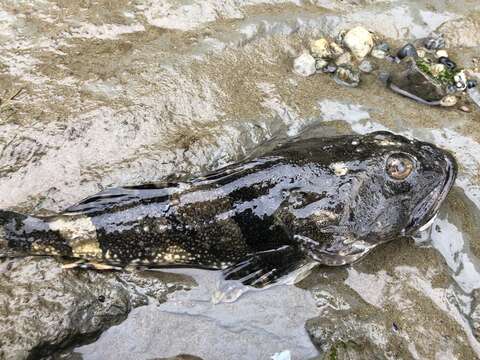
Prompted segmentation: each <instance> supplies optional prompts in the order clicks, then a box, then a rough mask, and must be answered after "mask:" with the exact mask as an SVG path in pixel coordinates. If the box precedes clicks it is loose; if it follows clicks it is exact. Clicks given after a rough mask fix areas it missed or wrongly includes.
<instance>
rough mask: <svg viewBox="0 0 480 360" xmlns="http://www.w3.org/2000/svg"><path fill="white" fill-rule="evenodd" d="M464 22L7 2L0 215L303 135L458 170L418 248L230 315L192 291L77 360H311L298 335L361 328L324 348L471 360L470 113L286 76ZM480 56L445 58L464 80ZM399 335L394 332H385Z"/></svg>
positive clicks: (419, 13) (474, 190)
mask: <svg viewBox="0 0 480 360" xmlns="http://www.w3.org/2000/svg"><path fill="white" fill-rule="evenodd" d="M465 16H471V17H472V18H473V19H479V20H480V5H478V2H477V1H457V2H448V3H447V4H445V2H444V1H428V2H426V1H413V0H412V1H405V0H400V1H388V0H386V1H373V0H364V1H342V2H340V1H330V0H318V1H273V0H270V1H261V0H250V1H245V2H237V1H229V0H227V1H216V0H209V1H173V0H172V1H162V2H159V1H137V2H127V1H114V2H112V1H95V2H93V1H83V2H78V1H68V0H63V1H60V0H58V1H47V0H44V1H21V2H19V1H13V0H12V1H6V0H0V49H1V51H0V89H1V91H2V93H0V96H1V97H2V103H1V104H0V154H1V156H0V174H1V176H0V207H1V208H12V209H16V210H19V211H24V212H30V213H31V212H34V213H49V212H52V211H57V210H59V209H62V208H64V207H66V206H68V205H70V204H72V203H75V202H77V201H78V200H81V199H82V198H84V197H86V196H88V195H91V194H92V193H95V192H97V191H98V190H100V189H103V188H105V187H108V186H120V185H126V184H138V183H142V182H148V181H156V180H158V179H160V178H163V177H165V176H168V175H171V174H174V175H179V176H182V175H185V174H192V173H199V172H201V171H204V170H206V169H212V168H216V167H218V166H221V165H224V164H226V163H228V162H231V161H234V160H236V159H240V158H241V157H243V156H244V155H245V154H248V153H251V152H252V151H260V150H261V149H262V146H261V144H262V143H263V142H265V141H266V140H268V139H271V138H285V137H288V136H295V135H298V134H300V133H302V132H304V133H306V135H305V136H313V135H331V134H337V133H348V132H352V131H353V132H357V133H366V132H369V131H373V130H379V129H388V130H391V131H394V132H398V133H401V134H404V135H407V136H413V137H417V138H420V139H423V140H427V141H431V142H434V143H436V144H438V145H439V146H442V147H445V148H447V149H449V150H451V151H452V152H453V153H454V154H455V156H456V158H457V159H458V161H459V164H460V173H459V176H458V180H457V183H456V187H455V188H454V191H452V193H451V195H450V196H449V198H448V199H447V201H446V203H445V205H444V206H443V207H442V210H441V213H440V214H439V216H438V218H437V220H436V222H435V223H434V225H433V226H432V227H431V228H430V229H429V230H428V231H426V232H425V233H423V234H420V235H419V236H418V238H417V239H416V241H415V243H406V242H402V243H399V244H388V245H386V246H385V247H383V248H382V249H380V250H379V251H375V252H374V253H373V254H371V255H370V256H369V257H368V259H366V261H365V262H362V263H359V264H356V265H354V266H352V267H349V268H342V269H319V270H317V271H316V272H314V274H312V275H311V276H310V277H309V278H307V279H306V280H305V281H304V282H302V283H301V285H300V287H295V286H277V287H273V288H271V289H269V290H266V291H264V292H249V293H247V294H245V295H244V296H242V297H241V298H240V299H239V300H238V301H236V302H234V303H232V304H220V305H212V304H211V303H210V302H209V301H208V297H209V296H208V294H209V291H210V290H209V289H211V286H210V287H209V284H210V285H211V281H212V280H211V276H212V275H209V274H205V273H203V272H201V274H203V275H198V274H194V277H195V276H197V275H198V276H199V277H198V282H199V287H198V289H195V290H192V291H190V292H178V293H175V294H173V295H171V299H170V300H169V301H168V302H167V303H165V304H162V305H159V306H157V305H155V303H152V304H151V305H149V306H147V307H140V308H137V309H135V310H134V311H133V312H132V313H131V314H130V317H129V318H128V319H127V320H126V321H125V322H124V323H122V324H120V325H118V326H116V327H112V328H111V329H109V330H107V331H106V332H105V333H104V334H103V335H102V336H101V337H100V338H99V340H98V341H97V342H96V343H93V344H90V345H85V346H82V347H79V348H77V349H76V350H75V352H76V353H77V354H82V356H83V357H84V358H85V359H100V358H102V359H105V358H113V357H114V356H117V355H116V354H117V353H116V352H117V351H118V352H120V353H121V354H123V355H124V357H122V358H127V356H130V357H131V358H139V357H141V358H145V359H147V358H153V357H166V356H172V355H175V354H176V353H180V352H189V353H192V354H193V355H198V356H201V357H203V358H204V359H217V358H218V359H220V358H231V357H232V354H237V356H236V357H235V358H237V359H240V358H245V359H251V358H255V357H256V358H269V356H272V355H273V354H274V353H276V352H277V353H278V352H281V351H286V350H289V351H290V353H291V357H292V358H293V359H304V358H308V357H313V356H315V355H316V354H317V352H318V351H319V350H320V351H322V347H321V346H319V345H318V344H317V349H319V350H316V348H315V347H314V346H313V344H312V342H311V341H310V339H309V337H308V335H307V331H306V330H305V328H304V324H305V322H306V321H307V319H310V318H314V317H318V318H319V319H320V320H321V321H320V323H322V324H325V328H327V324H328V323H329V321H331V322H332V323H338V324H340V323H342V324H343V321H344V320H345V319H350V317H352V318H354V317H355V316H354V315H355V314H367V315H368V316H367V315H365V316H366V318H362V317H359V319H360V318H361V319H360V320H355V321H356V322H355V321H354V320H352V321H354V322H353V323H348V324H344V326H343V325H342V326H343V327H341V326H339V327H338V328H336V329H333V330H332V331H337V332H338V331H343V330H342V329H344V328H345V329H347V330H348V331H350V332H348V334H347V333H342V334H343V335H342V334H340V335H341V336H343V337H346V338H348V336H350V335H349V334H351V332H353V333H355V331H357V332H359V331H365V332H366V333H368V336H367V337H368V339H370V340H369V341H370V342H371V343H374V344H375V346H377V347H378V348H380V349H382V350H383V351H384V353H385V354H386V355H385V356H386V357H387V358H389V357H390V358H399V357H400V358H418V359H425V358H428V359H437V358H439V359H441V358H446V359H447V358H448V359H453V358H457V359H469V358H473V357H475V356H477V357H480V343H479V342H478V340H476V339H475V337H474V336H473V331H472V326H471V323H470V321H469V318H468V317H469V314H470V311H471V307H472V304H473V298H472V292H473V291H474V290H475V289H478V288H480V263H479V259H480V240H479V238H478V233H479V231H478V230H480V108H478V107H473V108H472V109H473V111H472V112H471V113H463V112H460V111H458V110H446V109H441V108H429V107H426V106H423V105H420V104H417V103H414V102H412V101H410V100H408V99H404V98H401V97H399V96H397V95H396V94H393V93H391V92H388V91H387V89H385V87H384V86H383V84H382V83H381V81H379V80H378V79H377V77H376V75H374V74H372V75H364V76H363V77H362V83H361V86H360V87H359V88H355V89H351V88H343V87H339V86H338V85H337V84H336V83H335V82H334V81H333V80H332V79H331V78H330V77H328V76H326V75H315V76H312V77H309V78H301V77H298V76H296V75H294V74H293V73H292V71H291V70H292V61H293V58H294V57H295V56H296V55H298V54H299V53H300V52H301V51H302V50H303V49H304V48H305V46H307V44H308V40H309V39H310V38H312V37H314V36H316V35H319V34H322V33H324V34H326V35H331V36H335V35H336V34H337V33H338V32H339V31H340V30H342V29H344V28H348V27H350V26H352V25H353V24H364V25H365V26H366V27H368V28H370V29H372V30H374V31H375V32H377V33H378V34H380V35H381V36H384V37H386V38H387V40H388V42H389V43H391V44H392V45H399V44H401V43H402V42H404V41H406V40H412V39H414V38H416V37H422V36H426V35H427V34H428V33H430V32H431V31H433V30H435V28H437V27H438V26H439V25H441V24H442V23H443V22H444V21H448V20H452V19H462V18H464V17H465ZM479 50H480V49H479V48H478V47H476V48H475V47H474V48H468V49H467V48H453V49H449V52H450V53H451V54H454V55H453V56H452V57H453V58H454V60H456V61H457V62H458V63H459V64H460V65H463V66H471V63H470V60H471V58H472V57H474V56H479ZM456 54H458V55H456ZM18 91H20V93H18V94H17V92H18ZM14 94H17V96H16V97H15V98H14V99H12V100H10V101H8V99H9V98H10V97H11V96H13V95H14ZM366 284H367V286H366ZM372 314H375V316H377V317H372V316H373V315H372ZM379 314H380V315H379ZM425 314H426V315H428V316H426V315H425ZM362 316H363V315H362ZM362 319H363V320H362ZM371 319H374V320H371ZM392 319H393V320H392ZM367 320H368V321H367ZM345 321H346V320H345ZM369 321H373V322H369ZM393 321H394V322H395V324H397V325H395V326H396V327H397V326H398V327H399V328H400V331H395V332H391V329H390V328H391V325H389V326H388V327H386V328H385V329H388V331H387V330H385V329H383V328H382V326H383V325H384V324H387V323H389V322H393ZM382 324H383V325H382ZM385 326H386V325H385ZM307 328H308V326H307ZM367 328H368V329H370V330H371V329H375V331H373V330H371V331H370V330H369V331H367V330H365V329H367ZM362 329H363V330H362ZM382 329H383V330H382ZM347 330H345V331H347ZM132 334H133V336H132ZM335 334H336V333H335ZM346 334H347V335H348V336H347V335H346ZM310 335H311V334H310ZM340 335H338V336H339V337H341V336H340ZM335 336H336V335H335ZM335 336H333V335H332V336H331V338H332V339H333V338H335ZM439 339H441V340H442V339H443V340H442V341H443V342H442V341H440V340H439ZM396 341H403V342H404V343H406V344H408V346H406V347H405V349H406V350H405V352H404V353H402V354H401V355H399V354H398V353H397V355H391V351H390V350H389V349H391V348H392V347H395V344H396ZM397 348H400V347H399V346H397ZM255 351H258V352H257V353H256V352H255ZM256 355H258V356H256Z"/></svg>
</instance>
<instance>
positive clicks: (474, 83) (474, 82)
mask: <svg viewBox="0 0 480 360" xmlns="http://www.w3.org/2000/svg"><path fill="white" fill-rule="evenodd" d="M475 86H477V80H473V79H471V80H467V88H469V89H472V88H474V87H475Z"/></svg>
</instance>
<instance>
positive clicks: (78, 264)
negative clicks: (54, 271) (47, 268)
mask: <svg viewBox="0 0 480 360" xmlns="http://www.w3.org/2000/svg"><path fill="white" fill-rule="evenodd" d="M62 268H63V269H93V270H122V268H121V267H118V266H113V265H108V264H103V263H99V262H95V261H86V260H78V261H74V262H71V263H68V264H63V265H62Z"/></svg>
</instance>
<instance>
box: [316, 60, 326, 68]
mask: <svg viewBox="0 0 480 360" xmlns="http://www.w3.org/2000/svg"><path fill="white" fill-rule="evenodd" d="M327 65H328V61H327V60H325V59H316V60H315V68H316V69H317V71H322V70H323V69H324V68H325V67H326V66H327Z"/></svg>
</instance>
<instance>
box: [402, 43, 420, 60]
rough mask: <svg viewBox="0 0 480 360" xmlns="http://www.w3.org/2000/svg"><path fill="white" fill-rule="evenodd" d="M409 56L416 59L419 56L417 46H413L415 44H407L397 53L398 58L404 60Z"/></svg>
mask: <svg viewBox="0 0 480 360" xmlns="http://www.w3.org/2000/svg"><path fill="white" fill-rule="evenodd" d="M408 56H409V57H414V58H415V57H417V56H418V53H417V49H415V46H413V44H407V45H405V46H403V47H402V48H400V50H398V52H397V57H398V58H399V59H404V58H406V57H408Z"/></svg>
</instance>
